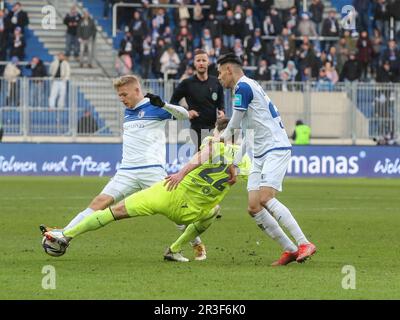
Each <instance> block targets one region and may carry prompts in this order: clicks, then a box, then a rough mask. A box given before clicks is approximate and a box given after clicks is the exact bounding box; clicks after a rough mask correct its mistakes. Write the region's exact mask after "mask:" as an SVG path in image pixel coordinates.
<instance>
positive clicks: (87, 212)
mask: <svg viewBox="0 0 400 320" xmlns="http://www.w3.org/2000/svg"><path fill="white" fill-rule="evenodd" d="M93 212H94V210H93V209H90V208H86V209H85V210H83V211H82V212H79V213H78V214H77V215H76V216H75V218H73V219H72V220H71V222H70V223H69V224H68V225H67V226H66V227H65V228H64V231H66V230H68V229H71V228H72V227H75V226H76V225H77V224H78V223H79V222H81V221H82V220H83V219H85V218H86V217H87V216H88V215H90V214H91V213H93Z"/></svg>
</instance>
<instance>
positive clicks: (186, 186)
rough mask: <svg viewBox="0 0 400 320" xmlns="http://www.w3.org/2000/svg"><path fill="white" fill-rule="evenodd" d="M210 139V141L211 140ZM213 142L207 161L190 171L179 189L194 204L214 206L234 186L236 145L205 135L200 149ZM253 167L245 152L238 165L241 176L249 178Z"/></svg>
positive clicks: (204, 206) (204, 207) (206, 207)
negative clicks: (231, 171) (232, 167)
mask: <svg viewBox="0 0 400 320" xmlns="http://www.w3.org/2000/svg"><path fill="white" fill-rule="evenodd" d="M210 140H211V141H210ZM208 143H212V153H211V155H210V159H209V161H208V162H206V163H203V164H202V165H201V166H199V167H198V168H196V169H194V170H193V171H191V172H190V173H189V174H187V175H186V177H185V178H184V179H183V180H182V181H181V183H180V187H179V189H180V191H181V192H183V194H182V195H183V196H184V197H185V199H186V200H187V201H189V202H190V203H191V204H192V205H194V206H196V207H198V208H201V209H202V210H204V209H210V210H211V209H212V208H214V207H215V206H216V205H217V204H218V203H220V202H221V201H222V200H223V198H224V197H225V196H226V194H227V193H228V191H229V190H230V188H231V186H230V185H229V184H228V180H229V166H230V165H231V164H232V163H233V159H234V157H235V154H236V152H239V149H240V147H239V146H237V145H225V144H223V143H221V142H212V138H211V137H209V138H206V139H204V141H203V143H202V145H201V147H200V150H201V149H203V148H204V147H206V146H207V145H208ZM250 167H251V161H250V158H249V157H248V156H247V155H245V156H244V157H243V158H242V161H241V163H240V164H239V165H238V178H239V177H241V178H244V179H246V178H247V176H248V174H249V172H250Z"/></svg>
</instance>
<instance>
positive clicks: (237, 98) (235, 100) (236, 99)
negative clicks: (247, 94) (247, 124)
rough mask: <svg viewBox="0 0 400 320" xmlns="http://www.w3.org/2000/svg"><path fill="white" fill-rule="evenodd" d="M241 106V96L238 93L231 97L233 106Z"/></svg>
mask: <svg viewBox="0 0 400 320" xmlns="http://www.w3.org/2000/svg"><path fill="white" fill-rule="evenodd" d="M241 105H242V95H241V94H240V93H237V94H235V96H234V97H233V106H234V107H240V106H241Z"/></svg>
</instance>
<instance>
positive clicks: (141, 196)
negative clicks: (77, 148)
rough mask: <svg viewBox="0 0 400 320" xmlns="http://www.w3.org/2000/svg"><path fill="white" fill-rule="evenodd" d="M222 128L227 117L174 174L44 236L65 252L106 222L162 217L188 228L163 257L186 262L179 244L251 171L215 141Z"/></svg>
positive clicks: (238, 154) (232, 148)
mask: <svg viewBox="0 0 400 320" xmlns="http://www.w3.org/2000/svg"><path fill="white" fill-rule="evenodd" d="M227 124H228V119H219V120H218V121H217V126H216V128H215V130H214V137H209V138H208V139H205V141H204V142H203V144H202V146H201V150H200V151H199V152H198V153H196V154H195V155H194V156H193V158H192V159H191V160H190V162H189V163H188V164H186V165H185V166H184V167H183V168H182V169H181V170H180V171H179V172H178V173H176V174H173V175H170V176H168V177H166V178H165V180H164V181H160V182H158V183H156V184H154V185H153V186H151V187H150V188H148V189H145V190H142V191H140V192H138V193H135V194H132V195H131V196H129V197H127V198H126V199H125V200H122V201H121V202H119V203H118V204H116V205H113V206H111V207H109V208H107V209H105V210H99V211H96V212H94V213H93V214H91V215H90V216H87V217H86V218H85V219H83V220H82V221H81V222H80V223H79V224H77V225H76V226H74V227H72V228H71V229H68V230H66V231H64V232H62V231H61V230H52V231H48V232H45V233H44V236H45V237H46V238H47V240H49V241H50V242H54V243H57V244H58V245H60V246H61V248H64V251H65V250H66V248H67V247H68V245H69V243H70V241H71V240H72V239H74V238H75V237H77V236H79V235H81V234H83V233H85V232H87V231H93V230H97V229H99V228H101V227H104V226H106V225H107V224H109V223H110V222H113V221H116V220H121V219H125V218H132V217H138V216H152V215H155V214H162V215H164V216H166V217H167V218H168V219H170V220H172V221H174V222H175V223H176V224H179V225H185V226H187V227H186V229H185V231H184V233H183V234H182V235H181V236H180V237H179V238H178V239H177V240H176V241H175V242H174V243H173V244H171V245H170V246H169V247H168V250H167V251H166V252H165V254H164V259H166V260H172V261H181V262H186V261H189V259H187V258H185V257H184V256H183V255H182V254H181V248H182V245H184V244H186V243H189V241H191V240H193V239H194V238H195V237H196V236H198V235H200V234H201V233H203V232H204V231H205V230H207V229H208V227H210V225H211V224H212V223H213V221H214V220H215V217H216V213H217V207H218V206H217V205H218V203H220V202H221V201H222V199H223V198H224V197H225V196H226V194H227V193H228V191H229V190H230V188H231V185H233V184H234V183H235V182H236V178H237V176H244V177H247V175H248V172H249V170H250V166H251V164H250V159H249V157H248V156H244V157H242V155H243V153H244V152H243V150H244V148H239V147H238V146H236V145H231V144H226V145H224V144H223V143H221V142H217V139H218V138H219V136H220V135H221V133H222V131H223V130H224V129H225V128H226V126H227ZM242 146H244V144H243V143H242Z"/></svg>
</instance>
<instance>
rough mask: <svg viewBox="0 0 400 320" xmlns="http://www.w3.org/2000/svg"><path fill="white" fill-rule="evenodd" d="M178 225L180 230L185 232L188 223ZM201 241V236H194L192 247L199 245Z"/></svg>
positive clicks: (191, 242)
mask: <svg viewBox="0 0 400 320" xmlns="http://www.w3.org/2000/svg"><path fill="white" fill-rule="evenodd" d="M176 227H177V228H178V230H179V231H181V232H182V233H183V232H185V230H186V225H184V224H177V225H176ZM200 243H201V239H200V237H199V236H197V237H196V238H194V239H193V240H192V241H190V245H191V246H192V247H194V246H197V245H199V244H200Z"/></svg>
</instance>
